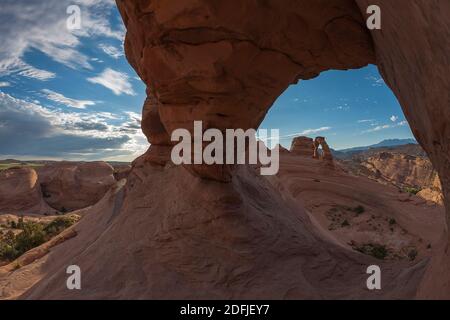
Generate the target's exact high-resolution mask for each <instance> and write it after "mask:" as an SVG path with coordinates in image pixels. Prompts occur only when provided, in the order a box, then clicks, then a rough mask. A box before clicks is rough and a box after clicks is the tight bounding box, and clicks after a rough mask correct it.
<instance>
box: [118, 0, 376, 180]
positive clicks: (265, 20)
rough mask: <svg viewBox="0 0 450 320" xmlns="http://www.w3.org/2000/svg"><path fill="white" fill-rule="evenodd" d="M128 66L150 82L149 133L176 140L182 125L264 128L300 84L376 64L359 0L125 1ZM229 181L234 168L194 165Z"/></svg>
mask: <svg viewBox="0 0 450 320" xmlns="http://www.w3.org/2000/svg"><path fill="white" fill-rule="evenodd" d="M117 4H118V7H119V10H120V12H121V14H122V16H123V19H124V22H125V25H126V27H127V30H128V32H127V37H126V41H125V50H126V55H127V58H128V60H129V61H130V63H131V65H132V66H133V67H134V68H135V70H136V71H137V73H138V74H139V75H140V77H141V78H142V79H143V80H144V82H145V83H146V84H147V88H148V89H147V95H148V98H147V100H146V102H145V104H144V110H143V121H142V129H143V131H144V133H145V134H146V135H147V137H148V139H149V141H150V142H151V143H152V144H169V142H170V141H169V140H170V139H169V137H170V133H171V132H172V131H173V130H175V129H178V128H186V129H189V130H191V131H192V127H193V122H194V120H202V121H203V128H204V129H208V128H218V129H220V130H225V129H227V128H230V129H232V128H242V129H244V130H246V129H248V128H257V127H258V126H259V124H260V123H261V121H262V120H263V118H264V116H265V115H266V112H267V111H268V109H269V108H270V106H271V105H272V104H273V102H274V101H275V99H276V98H277V97H278V96H279V95H280V94H281V93H282V92H283V91H284V90H285V89H286V88H287V87H288V86H289V85H290V84H293V83H296V82H297V81H298V80H299V79H310V78H313V77H315V76H317V75H318V74H319V73H320V72H322V71H325V70H328V69H349V68H359V67H362V66H365V65H367V64H368V63H373V62H374V61H375V58H374V52H373V48H372V42H371V39H370V35H369V33H368V31H367V30H366V28H365V22H364V21H363V20H362V17H361V14H360V12H359V9H358V7H357V6H356V4H355V3H354V2H353V0H334V1H329V0H315V1H310V0H304V1H298V0H284V1H279V0H272V1H264V2H261V1H245V2H240V3H239V5H236V3H233V1H207V0H204V1H178V2H176V3H174V2H172V1H164V0H159V1H120V0H119V1H117ZM194 171H196V172H197V174H198V175H200V176H204V177H210V178H214V177H216V178H217V179H218V180H222V179H223V178H224V176H228V175H229V171H228V170H225V169H224V168H217V166H202V167H201V168H197V169H195V168H194Z"/></svg>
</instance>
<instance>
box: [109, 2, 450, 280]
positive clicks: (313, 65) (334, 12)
mask: <svg viewBox="0 0 450 320" xmlns="http://www.w3.org/2000/svg"><path fill="white" fill-rule="evenodd" d="M117 4H118V7H119V10H120V12H121V14H122V17H123V19H124V22H125V25H126V27H127V30H128V32H127V37H126V41H125V50H126V55H127V58H128V60H129V61H130V63H131V65H132V66H133V67H134V69H135V70H136V71H137V73H138V74H139V75H140V77H141V78H142V79H143V80H144V82H145V83H146V84H147V95H148V98H147V101H146V103H145V105H144V111H143V114H144V116H143V121H142V125H143V131H144V133H145V134H146V135H147V137H148V139H149V141H150V142H151V143H153V144H162V145H164V144H169V141H168V137H169V135H170V133H171V132H172V131H173V130H174V129H177V128H187V129H189V130H191V131H192V126H193V122H194V120H202V121H203V128H204V129H207V128H218V129H221V130H224V129H225V128H242V129H248V128H256V127H258V125H259V124H260V123H261V121H262V120H263V118H264V116H265V114H266V112H267V110H268V109H269V108H270V106H271V105H272V103H273V102H274V100H275V99H276V98H277V97H278V96H279V95H280V94H281V93H282V92H283V91H284V90H285V89H286V88H287V87H288V86H289V85H290V84H293V83H295V82H297V81H298V80H299V79H310V78H313V77H315V76H317V75H318V74H319V73H320V72H322V71H326V70H329V69H341V70H342V69H350V68H359V67H362V66H365V65H367V64H369V63H377V64H378V66H379V68H380V71H381V73H382V75H383V78H384V79H385V81H386V83H387V84H388V85H389V86H390V87H391V88H392V90H393V91H394V93H395V94H396V96H397V97H398V99H399V101H400V103H401V105H402V107H403V110H404V113H405V115H406V117H407V119H408V121H409V123H410V125H411V128H412V130H413V133H414V135H415V137H416V138H417V140H418V141H419V142H420V144H421V145H422V147H423V148H424V149H425V150H426V151H427V153H428V155H429V156H430V159H431V161H432V163H433V165H434V167H435V168H436V170H437V171H438V173H439V176H440V177H441V181H442V188H443V193H444V196H445V204H446V207H447V212H448V214H447V219H448V224H449V225H450V213H449V210H450V125H449V123H450V108H449V101H450V80H449V79H450V77H448V73H449V70H448V69H449V65H450V55H449V52H450V41H449V39H450V19H449V17H448V15H449V12H450V2H449V1H446V0H396V1H392V0H333V1H330V0H266V1H256V0H249V1H244V2H242V1H239V2H238V3H237V2H236V1H209V0H185V1H177V2H176V3H174V2H172V1H166V0H153V1H148V0H136V1H125V0H117ZM373 4H376V5H379V6H380V7H381V10H382V30H374V31H372V32H371V36H370V33H369V31H368V29H367V28H366V26H365V21H364V20H363V18H362V16H364V15H365V14H366V9H367V7H368V6H369V5H373ZM361 13H362V15H361ZM373 44H374V47H375V50H374V49H373ZM375 52H376V56H375ZM211 167H212V166H211ZM193 171H194V172H195V173H197V174H198V175H200V176H203V177H210V178H211V177H213V178H214V177H216V178H217V179H218V180H221V179H222V177H221V176H220V175H221V172H224V170H220V168H219V169H218V168H214V167H212V168H210V167H208V166H206V167H203V168H202V169H201V170H195V169H194V170H193ZM446 250H449V249H448V248H447V249H446ZM447 254H448V253H447ZM448 265H450V262H449V263H448ZM441 287H443V288H449V287H450V284H448V283H447V287H446V285H444V286H441Z"/></svg>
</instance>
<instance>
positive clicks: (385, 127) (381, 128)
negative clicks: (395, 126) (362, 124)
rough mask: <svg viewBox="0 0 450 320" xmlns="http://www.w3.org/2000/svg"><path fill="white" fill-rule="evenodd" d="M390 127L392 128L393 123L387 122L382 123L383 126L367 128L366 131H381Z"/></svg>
mask: <svg viewBox="0 0 450 320" xmlns="http://www.w3.org/2000/svg"><path fill="white" fill-rule="evenodd" d="M389 128H392V125H390V124H385V125H382V126H376V127H375V128H373V129H369V130H366V131H364V132H367V133H369V132H376V131H381V130H385V129H389Z"/></svg>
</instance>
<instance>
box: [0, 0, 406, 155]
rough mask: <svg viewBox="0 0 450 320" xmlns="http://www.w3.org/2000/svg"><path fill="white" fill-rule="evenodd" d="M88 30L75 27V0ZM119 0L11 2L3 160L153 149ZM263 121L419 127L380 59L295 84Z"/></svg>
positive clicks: (330, 136)
mask: <svg viewBox="0 0 450 320" xmlns="http://www.w3.org/2000/svg"><path fill="white" fill-rule="evenodd" d="M72 4H77V5H79V7H80V8H81V13H82V28H81V29H80V30H76V31H73V30H72V31H71V30H68V29H67V28H66V21H67V18H68V15H67V13H66V9H67V7H68V6H69V5H72ZM124 32H125V30H124V27H123V24H122V21H121V18H120V16H119V14H118V12H117V9H116V7H115V4H114V1H113V0H48V1H45V2H44V1H40V0H20V1H18V0H2V8H1V11H0V34H1V35H2V39H1V40H2V46H1V47H0V158H20V159H68V160H97V159H103V160H124V161H130V160H133V159H134V158H136V157H137V156H138V155H140V154H141V153H143V152H144V151H145V150H146V149H147V147H148V143H147V141H146V139H145V137H144V136H143V135H142V133H141V131H140V128H139V124H140V112H141V108H142V104H143V101H144V99H145V86H144V84H143V83H142V82H141V80H140V79H138V78H137V76H136V74H135V72H134V70H133V69H132V68H131V67H130V66H129V64H128V62H127V61H126V59H125V57H124V53H123V38H124ZM261 128H267V129H270V128H278V129H280V134H281V136H282V137H283V138H282V144H283V145H285V146H289V144H290V140H291V139H292V136H293V135H296V134H302V135H309V136H317V135H324V136H326V137H327V140H328V142H329V144H330V145H331V147H333V148H335V149H341V148H346V147H352V146H360V145H368V144H373V143H377V142H379V141H381V140H383V139H386V138H410V137H412V134H411V132H410V129H409V127H408V125H407V123H406V121H405V119H404V116H403V113H402V111H401V108H400V106H399V104H398V102H397V100H396V98H395V97H394V96H393V94H392V93H391V91H390V90H389V89H388V88H387V86H386V85H385V84H384V82H383V81H382V80H381V77H380V75H379V73H378V71H377V69H376V67H375V66H368V67H366V68H363V69H360V70H353V71H345V72H344V71H328V72H325V73H323V74H321V75H320V76H319V77H317V78H316V79H312V80H308V81H301V82H300V83H299V84H297V85H295V86H291V87H289V88H288V89H287V90H286V91H285V93H284V94H283V95H282V96H280V97H279V99H278V100H277V101H276V103H275V104H274V106H273V107H272V109H271V110H270V111H269V113H268V115H267V117H266V119H265V120H264V122H263V124H262V125H261Z"/></svg>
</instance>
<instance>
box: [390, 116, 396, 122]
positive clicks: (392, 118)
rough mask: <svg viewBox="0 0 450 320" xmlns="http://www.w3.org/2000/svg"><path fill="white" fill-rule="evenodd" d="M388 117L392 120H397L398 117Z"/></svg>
mask: <svg viewBox="0 0 450 320" xmlns="http://www.w3.org/2000/svg"><path fill="white" fill-rule="evenodd" d="M389 119H390V120H391V121H392V122H396V121H397V120H398V117H397V116H391V117H390V118H389Z"/></svg>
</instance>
